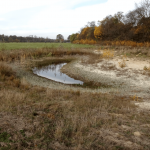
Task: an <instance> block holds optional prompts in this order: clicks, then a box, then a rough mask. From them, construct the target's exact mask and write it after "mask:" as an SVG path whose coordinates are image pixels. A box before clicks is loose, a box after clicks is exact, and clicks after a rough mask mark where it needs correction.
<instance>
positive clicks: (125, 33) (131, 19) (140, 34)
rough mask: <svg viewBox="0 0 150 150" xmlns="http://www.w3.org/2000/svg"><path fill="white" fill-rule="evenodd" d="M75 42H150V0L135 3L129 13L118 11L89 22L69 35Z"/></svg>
mask: <svg viewBox="0 0 150 150" xmlns="http://www.w3.org/2000/svg"><path fill="white" fill-rule="evenodd" d="M68 38H69V39H70V41H71V42H73V43H82V44H84V43H86V41H87V42H89V41H91V44H95V43H98V42H100V41H134V42H150V0H144V1H142V2H141V3H140V4H135V9H134V10H132V11H129V12H128V13H127V14H125V15H124V14H123V12H117V13H116V14H115V15H113V16H112V15H109V16H106V17H105V18H104V19H103V20H101V21H98V22H97V25H96V23H95V21H92V22H88V23H87V25H86V26H85V27H83V28H81V30H80V31H79V32H78V33H74V34H72V35H70V36H69V37H68Z"/></svg>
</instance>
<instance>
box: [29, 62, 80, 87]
mask: <svg viewBox="0 0 150 150" xmlns="http://www.w3.org/2000/svg"><path fill="white" fill-rule="evenodd" d="M66 64H67V63H60V64H51V65H48V66H42V67H35V68H34V69H32V70H33V73H34V74H37V75H38V76H41V77H45V78H48V79H51V80H54V81H57V82H62V83H65V84H81V85H83V82H82V81H80V80H75V79H73V78H71V77H69V76H68V75H66V74H64V73H62V72H61V71H60V69H61V68H62V67H63V66H64V65H66Z"/></svg>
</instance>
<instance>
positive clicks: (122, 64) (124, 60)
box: [118, 55, 127, 68]
mask: <svg viewBox="0 0 150 150" xmlns="http://www.w3.org/2000/svg"><path fill="white" fill-rule="evenodd" d="M126 60H127V57H126V55H124V56H123V57H122V61H121V62H118V64H119V66H120V67H121V68H124V67H126V66H127V64H126Z"/></svg>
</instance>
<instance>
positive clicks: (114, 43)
mask: <svg viewBox="0 0 150 150" xmlns="http://www.w3.org/2000/svg"><path fill="white" fill-rule="evenodd" d="M73 43H74V44H100V45H107V46H111V45H112V46H132V47H150V42H145V43H137V42H134V41H97V42H96V41H94V40H89V39H86V40H84V39H81V40H75V41H74V42H73Z"/></svg>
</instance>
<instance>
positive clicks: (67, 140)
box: [0, 48, 150, 150]
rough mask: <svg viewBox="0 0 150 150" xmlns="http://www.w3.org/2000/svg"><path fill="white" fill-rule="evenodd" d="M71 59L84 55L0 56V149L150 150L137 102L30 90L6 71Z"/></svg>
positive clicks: (80, 52)
mask: <svg viewBox="0 0 150 150" xmlns="http://www.w3.org/2000/svg"><path fill="white" fill-rule="evenodd" d="M108 52H109V51H108ZM108 52H107V53H106V54H109V53H108ZM73 54H78V55H84V54H90V51H89V50H88V51H85V50H66V49H63V48H62V49H46V48H43V49H38V50H33V49H32V50H29V49H28V50H26V51H25V50H24V51H23V50H20V51H19V50H14V51H1V53H0V59H1V62H0V101H1V105H0V149H18V150H20V149H37V150H47V149H55V150H57V149H62V150H67V149H72V150H74V149H78V150H81V149H89V150H91V149H93V150H95V149H108V150H109V149H110V150H111V149H116V150H118V149H139V150H140V149H150V143H149V133H150V128H149V124H150V122H149V117H150V114H149V112H147V111H146V110H145V111H144V110H143V111H139V110H138V111H137V107H136V106H135V105H134V103H132V101H134V100H135V99H136V100H137V97H130V96H119V95H113V94H103V93H92V92H81V91H79V90H76V91H75V90H65V89H64V90H59V89H56V90H54V89H50V88H43V87H38V86H33V85H31V84H30V83H28V82H27V81H26V79H25V78H20V77H18V76H17V75H16V73H15V70H14V69H12V67H11V65H12V64H13V63H14V62H18V61H17V60H23V61H26V62H28V61H29V60H30V59H36V58H38V57H39V58H41V57H42V56H44V57H45V56H47V57H49V58H51V57H52V56H63V55H73ZM110 56H112V54H110ZM99 58H100V56H99V55H97V56H96V55H92V57H91V59H88V60H87V62H85V63H94V62H96V59H97V60H98V61H99ZM88 61H89V62H88ZM9 62H11V65H10V63H9ZM20 62H21V61H20ZM19 67H24V66H23V64H22V63H21V64H19ZM140 100H141V98H140V97H138V101H140Z"/></svg>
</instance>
